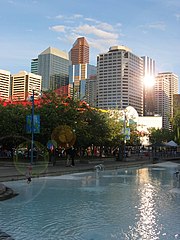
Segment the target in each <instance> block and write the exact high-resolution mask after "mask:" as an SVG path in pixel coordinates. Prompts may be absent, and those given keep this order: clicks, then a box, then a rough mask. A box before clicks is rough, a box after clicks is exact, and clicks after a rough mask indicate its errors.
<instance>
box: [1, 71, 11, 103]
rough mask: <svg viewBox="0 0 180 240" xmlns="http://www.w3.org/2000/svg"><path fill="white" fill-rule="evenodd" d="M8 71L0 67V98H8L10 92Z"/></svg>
mask: <svg viewBox="0 0 180 240" xmlns="http://www.w3.org/2000/svg"><path fill="white" fill-rule="evenodd" d="M10 76H11V75H10V72H9V71H6V70H1V69H0V99H1V100H9V99H10V94H11V85H10V84H11V78H10Z"/></svg>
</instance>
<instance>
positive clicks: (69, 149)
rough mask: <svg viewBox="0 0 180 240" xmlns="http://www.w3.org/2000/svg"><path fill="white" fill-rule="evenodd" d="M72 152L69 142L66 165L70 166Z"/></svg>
mask: <svg viewBox="0 0 180 240" xmlns="http://www.w3.org/2000/svg"><path fill="white" fill-rule="evenodd" d="M70 153H71V148H70V147H69V145H68V144H67V148H66V167H69V166H70V157H71V156H70Z"/></svg>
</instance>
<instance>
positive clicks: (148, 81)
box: [144, 75, 155, 87]
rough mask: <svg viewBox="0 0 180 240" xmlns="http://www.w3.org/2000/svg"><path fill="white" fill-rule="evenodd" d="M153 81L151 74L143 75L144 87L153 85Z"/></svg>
mask: <svg viewBox="0 0 180 240" xmlns="http://www.w3.org/2000/svg"><path fill="white" fill-rule="evenodd" d="M154 83H155V79H154V77H153V76H150V75H146V76H145V77H144V85H145V86H146V87H152V86H154Z"/></svg>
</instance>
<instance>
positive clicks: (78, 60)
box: [69, 37, 89, 65]
mask: <svg viewBox="0 0 180 240" xmlns="http://www.w3.org/2000/svg"><path fill="white" fill-rule="evenodd" d="M69 58H70V60H71V61H72V64H73V65H76V64H85V63H89V44H88V42H87V40H86V39H85V37H80V38H77V40H76V41H75V43H74V44H73V47H72V48H71V50H70V51H69Z"/></svg>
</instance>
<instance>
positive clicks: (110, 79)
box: [97, 46, 143, 116]
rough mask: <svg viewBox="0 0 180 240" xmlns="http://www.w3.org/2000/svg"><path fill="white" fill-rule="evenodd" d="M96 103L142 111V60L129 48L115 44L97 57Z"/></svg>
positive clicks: (105, 107)
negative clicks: (129, 107) (130, 107)
mask: <svg viewBox="0 0 180 240" xmlns="http://www.w3.org/2000/svg"><path fill="white" fill-rule="evenodd" d="M97 106H98V108H102V109H115V108H118V109H125V108H126V107H127V106H132V107H134V108H135V109H136V110H137V112H138V114H139V116H142V115H143V60H142V58H140V57H138V56H136V55H135V54H133V53H132V51H131V50H130V49H129V48H127V47H125V46H114V47H111V48H110V49H109V51H108V52H107V53H104V54H100V55H99V56H98V57H97Z"/></svg>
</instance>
